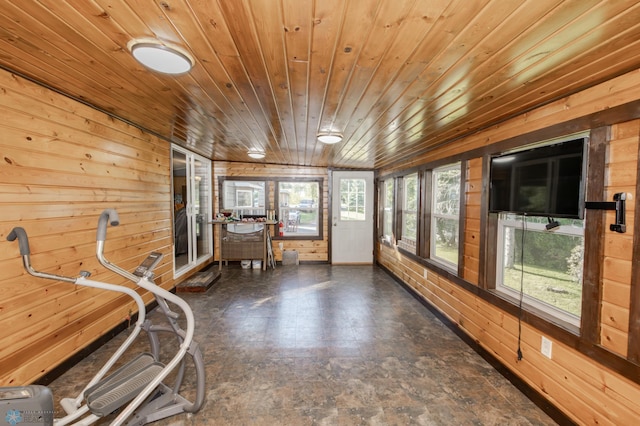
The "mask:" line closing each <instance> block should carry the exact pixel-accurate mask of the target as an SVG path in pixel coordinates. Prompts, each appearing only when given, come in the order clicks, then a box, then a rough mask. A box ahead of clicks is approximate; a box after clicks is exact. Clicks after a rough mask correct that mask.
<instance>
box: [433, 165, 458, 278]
mask: <svg viewBox="0 0 640 426" xmlns="http://www.w3.org/2000/svg"><path fill="white" fill-rule="evenodd" d="M432 180H433V190H432V199H431V247H430V248H431V250H430V253H431V255H430V257H431V259H432V260H435V261H436V262H439V263H441V264H443V265H444V266H445V267H448V268H450V269H457V265H458V242H459V241H458V234H459V231H458V230H459V220H460V219H459V215H460V163H456V164H453V165H448V166H444V167H439V168H436V169H433V179H432Z"/></svg>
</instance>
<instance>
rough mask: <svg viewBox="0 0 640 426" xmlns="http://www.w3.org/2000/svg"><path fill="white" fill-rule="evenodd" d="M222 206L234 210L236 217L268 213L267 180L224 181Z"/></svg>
mask: <svg viewBox="0 0 640 426" xmlns="http://www.w3.org/2000/svg"><path fill="white" fill-rule="evenodd" d="M221 194H222V208H223V209H224V210H233V212H234V214H235V215H236V217H244V216H265V215H266V200H267V197H266V182H265V181H258V180H231V179H226V180H224V181H223V182H222V191H221Z"/></svg>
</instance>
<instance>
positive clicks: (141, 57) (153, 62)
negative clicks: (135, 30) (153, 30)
mask: <svg viewBox="0 0 640 426" xmlns="http://www.w3.org/2000/svg"><path fill="white" fill-rule="evenodd" d="M128 47H129V50H130V51H131V54H132V55H133V57H134V58H136V60H137V61H138V62H140V63H141V64H142V65H144V66H145V67H147V68H149V69H152V70H154V71H158V72H161V73H163V74H184V73H186V72H188V71H190V70H191V68H192V67H193V64H194V60H193V58H192V57H191V55H189V54H188V53H187V52H185V51H184V50H182V49H180V48H178V47H173V46H167V45H165V44H162V43H160V42H159V41H157V40H147V39H139V40H131V41H130V42H129V44H128Z"/></svg>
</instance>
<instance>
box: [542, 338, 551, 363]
mask: <svg viewBox="0 0 640 426" xmlns="http://www.w3.org/2000/svg"><path fill="white" fill-rule="evenodd" d="M552 348H553V342H551V340H549V339H547V338H546V337H544V336H542V343H541V344H540V352H542V355H544V356H546V357H547V358H549V359H551V350H552Z"/></svg>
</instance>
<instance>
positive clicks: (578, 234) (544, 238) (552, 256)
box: [496, 213, 584, 326]
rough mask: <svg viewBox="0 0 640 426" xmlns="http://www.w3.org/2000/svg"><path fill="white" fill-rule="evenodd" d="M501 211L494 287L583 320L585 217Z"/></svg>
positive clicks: (572, 321)
mask: <svg viewBox="0 0 640 426" xmlns="http://www.w3.org/2000/svg"><path fill="white" fill-rule="evenodd" d="M549 221H550V219H547V218H543V217H532V216H520V215H516V214H513V213H502V214H500V215H499V216H498V237H497V240H498V241H497V256H496V258H497V264H496V290H497V291H498V292H501V293H503V294H506V295H508V296H511V297H514V298H519V297H520V290H521V289H522V294H523V302H524V303H527V304H528V305H530V306H533V307H535V308H537V309H540V310H542V311H544V312H547V313H549V314H551V315H553V316H554V317H556V318H559V319H560V320H562V321H564V322H567V323H569V324H572V325H574V326H579V325H580V313H581V307H582V266H583V255H584V221H583V220H580V219H557V222H558V223H559V224H560V226H559V227H557V228H555V229H553V230H552V231H549V230H547V225H548V223H549Z"/></svg>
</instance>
